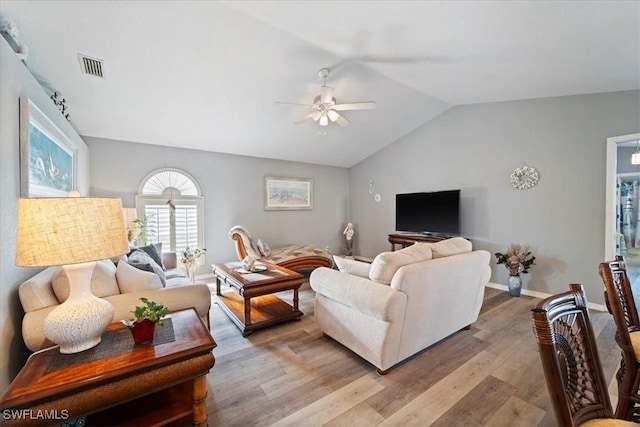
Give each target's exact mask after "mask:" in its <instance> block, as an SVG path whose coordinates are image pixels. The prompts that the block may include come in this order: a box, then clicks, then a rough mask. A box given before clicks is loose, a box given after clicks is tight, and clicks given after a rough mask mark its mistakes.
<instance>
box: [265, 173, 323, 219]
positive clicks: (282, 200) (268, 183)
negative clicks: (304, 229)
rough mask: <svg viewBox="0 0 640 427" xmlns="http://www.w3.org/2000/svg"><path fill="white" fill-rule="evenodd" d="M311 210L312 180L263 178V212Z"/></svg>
mask: <svg viewBox="0 0 640 427" xmlns="http://www.w3.org/2000/svg"><path fill="white" fill-rule="evenodd" d="M305 209H306V210H310V209H313V180H312V179H304V178H281V177H275V176H267V177H265V178H264V210H266V211H281V210H305Z"/></svg>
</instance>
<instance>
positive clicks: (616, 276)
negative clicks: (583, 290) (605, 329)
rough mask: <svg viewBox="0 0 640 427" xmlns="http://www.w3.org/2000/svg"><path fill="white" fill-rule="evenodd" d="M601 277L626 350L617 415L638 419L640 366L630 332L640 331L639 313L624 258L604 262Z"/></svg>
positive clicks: (617, 333)
mask: <svg viewBox="0 0 640 427" xmlns="http://www.w3.org/2000/svg"><path fill="white" fill-rule="evenodd" d="M599 272H600V277H602V281H603V282H604V299H605V303H606V305H607V310H609V313H611V315H612V316H613V320H614V322H615V324H616V342H617V343H618V346H619V347H620V349H621V350H622V360H621V361H620V368H619V369H618V372H617V373H616V378H617V380H618V405H617V407H616V412H615V415H616V417H618V418H623V419H627V420H634V419H636V418H637V417H638V415H637V413H638V412H640V408H638V407H640V393H639V391H638V388H639V386H640V364H639V363H638V360H637V357H636V354H635V351H634V349H633V343H632V340H631V335H630V332H635V331H639V330H640V320H638V310H637V309H636V303H635V301H634V299H633V292H632V290H631V284H630V282H629V277H628V275H627V266H626V263H625V261H624V258H623V257H621V256H617V257H616V259H615V261H608V262H603V263H600V267H599Z"/></svg>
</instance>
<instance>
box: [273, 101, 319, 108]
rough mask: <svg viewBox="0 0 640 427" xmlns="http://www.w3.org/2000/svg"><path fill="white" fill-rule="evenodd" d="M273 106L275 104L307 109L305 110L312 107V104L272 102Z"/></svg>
mask: <svg viewBox="0 0 640 427" xmlns="http://www.w3.org/2000/svg"><path fill="white" fill-rule="evenodd" d="M274 104H277V105H292V106H294V107H307V108H311V107H313V104H296V103H295V102H274Z"/></svg>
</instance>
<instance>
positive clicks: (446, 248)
mask: <svg viewBox="0 0 640 427" xmlns="http://www.w3.org/2000/svg"><path fill="white" fill-rule="evenodd" d="M422 244H423V245H429V246H431V251H432V252H433V258H443V257H446V256H451V255H458V254H463V253H466V252H471V250H472V249H473V247H472V246H473V245H472V244H471V242H470V241H469V240H467V239H465V238H464V237H452V238H451V239H446V240H441V241H439V242H436V243H422Z"/></svg>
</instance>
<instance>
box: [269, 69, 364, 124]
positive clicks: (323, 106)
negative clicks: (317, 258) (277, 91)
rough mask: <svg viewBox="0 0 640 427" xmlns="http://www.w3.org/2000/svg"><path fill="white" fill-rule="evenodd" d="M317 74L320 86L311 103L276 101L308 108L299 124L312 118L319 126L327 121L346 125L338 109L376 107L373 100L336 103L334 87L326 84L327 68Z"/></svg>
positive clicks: (345, 120) (346, 121) (347, 122)
mask: <svg viewBox="0 0 640 427" xmlns="http://www.w3.org/2000/svg"><path fill="white" fill-rule="evenodd" d="M318 75H319V76H320V78H321V79H322V86H320V95H318V96H316V97H315V98H314V99H313V104H296V103H292V102H276V104H281V105H293V106H296V107H306V108H308V109H309V113H308V114H307V115H306V116H305V117H303V118H302V120H300V121H298V122H296V124H300V123H302V122H304V121H305V120H306V119H312V120H314V121H316V122H318V124H319V125H320V126H328V125H329V123H336V124H337V125H338V126H341V127H347V126H349V124H350V122H349V121H348V120H347V119H345V118H344V116H342V115H341V114H340V113H339V111H347V110H372V109H374V108H376V103H375V102H373V101H367V102H352V103H349V104H338V103H336V98H335V97H334V96H333V94H334V89H333V88H332V87H331V86H327V84H326V79H327V77H328V76H329V69H328V68H323V69H321V70H320V71H319V72H318Z"/></svg>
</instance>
